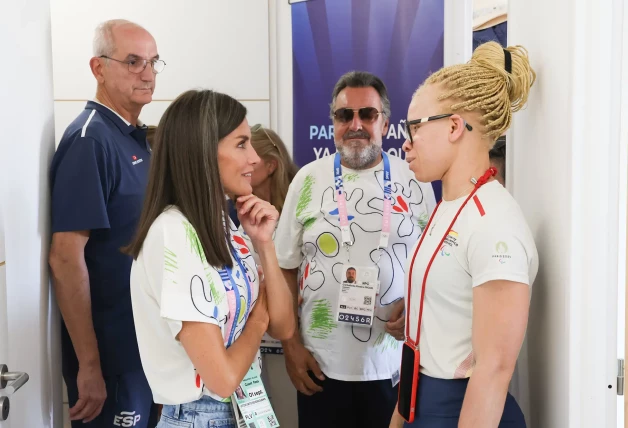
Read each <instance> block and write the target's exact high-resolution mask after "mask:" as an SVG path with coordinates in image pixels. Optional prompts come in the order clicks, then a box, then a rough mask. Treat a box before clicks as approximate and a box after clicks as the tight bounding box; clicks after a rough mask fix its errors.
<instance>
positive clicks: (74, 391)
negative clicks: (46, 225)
mask: <svg viewBox="0 0 628 428" xmlns="http://www.w3.org/2000/svg"><path fill="white" fill-rule="evenodd" d="M89 64H90V67H91V70H92V74H93V75H94V77H95V78H96V82H97V90H96V97H95V99H94V100H93V101H89V102H88V103H87V105H86V106H85V110H83V112H81V113H80V114H79V116H78V117H77V118H76V119H75V120H74V122H72V123H71V124H70V125H69V126H68V128H67V129H66V131H65V133H64V135H63V138H62V139H61V142H60V144H59V148H58V150H57V152H56V153H55V156H54V158H53V161H52V165H51V169H50V178H51V186H52V200H51V202H52V232H53V236H52V245H51V249H50V257H49V263H50V267H51V271H52V277H53V285H54V290H55V293H56V297H57V302H58V304H59V308H60V309H61V314H62V316H63V328H62V334H61V337H62V338H61V340H62V354H63V358H62V363H63V364H62V366H63V367H62V368H63V376H64V379H65V382H66V385H67V390H68V399H69V404H70V419H71V420H72V426H73V427H74V428H78V427H86V428H101V427H103V428H104V427H114V426H133V427H135V428H147V427H149V426H150V427H154V426H155V424H156V421H155V420H151V415H154V412H152V411H151V408H153V403H152V394H151V391H150V388H149V386H148V382H147V380H146V377H145V375H144V372H143V370H142V365H141V362H140V357H139V351H138V346H137V339H136V336H135V326H134V323H133V312H132V307H131V296H130V284H129V276H130V271H131V262H132V260H131V257H129V256H127V255H124V254H122V252H121V251H120V248H121V247H123V246H126V245H128V244H129V242H130V241H131V239H132V237H133V236H134V234H135V229H136V225H137V222H138V220H139V217H140V214H141V211H142V201H143V199H144V192H145V188H146V184H147V180H148V169H149V164H150V158H151V150H150V146H149V145H148V143H147V141H146V130H147V127H146V126H144V125H143V124H141V123H140V121H139V120H138V117H139V115H140V112H141V110H142V107H143V106H145V105H146V104H148V103H150V102H151V100H152V95H153V91H154V89H155V77H156V75H157V73H159V72H161V71H163V69H164V67H165V63H164V62H163V61H162V60H160V59H159V54H158V52H157V46H156V43H155V39H154V38H153V37H152V36H151V35H150V33H148V32H147V31H146V30H145V29H143V28H142V27H140V26H139V25H137V24H134V23H131V22H128V21H123V20H113V21H107V22H105V23H103V24H101V25H100V26H99V27H98V28H97V30H96V34H95V39H94V57H93V58H92V59H91V60H90V63H89Z"/></svg>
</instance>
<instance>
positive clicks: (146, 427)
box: [64, 370, 157, 428]
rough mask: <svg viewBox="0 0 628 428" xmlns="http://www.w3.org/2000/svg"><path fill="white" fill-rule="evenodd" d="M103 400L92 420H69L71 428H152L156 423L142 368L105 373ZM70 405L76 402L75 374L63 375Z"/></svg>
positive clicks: (154, 411) (153, 407) (151, 398)
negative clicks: (128, 371) (104, 398)
mask: <svg viewBox="0 0 628 428" xmlns="http://www.w3.org/2000/svg"><path fill="white" fill-rule="evenodd" d="M104 378H105V385H106V387H107V400H106V401H105V405H104V406H103V409H102V412H101V413H100V415H98V417H96V419H94V420H93V421H91V422H89V423H87V424H84V423H83V421H81V420H78V421H72V428H119V427H133V428H154V427H155V425H157V417H156V414H155V413H156V406H154V405H153V395H152V392H151V390H150V387H149V386H148V381H147V380H146V376H145V375H144V372H143V371H142V370H139V371H134V372H130V373H124V374H121V375H117V376H105V377H104ZM64 379H65V383H66V386H67V388H68V402H69V404H70V408H71V407H73V406H74V405H75V404H76V402H77V401H78V389H77V387H76V376H68V375H67V374H64Z"/></svg>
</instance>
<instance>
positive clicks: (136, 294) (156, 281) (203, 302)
mask: <svg viewBox="0 0 628 428" xmlns="http://www.w3.org/2000/svg"><path fill="white" fill-rule="evenodd" d="M229 222H230V228H231V244H232V246H233V248H234V250H235V251H236V252H237V254H238V255H239V257H240V261H241V265H240V264H239V263H238V261H237V259H236V258H235V257H232V260H233V268H232V269H231V271H229V270H227V269H224V268H222V267H212V266H209V264H208V263H207V261H206V260H205V255H204V252H203V248H202V245H201V243H200V241H199V238H198V236H197V234H196V231H195V230H194V228H193V227H192V225H191V224H190V223H189V222H188V221H187V219H186V218H185V216H184V215H183V214H182V213H181V212H180V211H179V210H178V209H177V208H176V207H169V208H168V209H166V210H165V211H164V212H163V213H162V214H161V215H160V216H159V217H157V219H156V220H155V222H154V223H153V224H152V226H151V227H150V230H149V231H148V234H147V236H146V239H145V241H144V245H143V247H142V251H141V252H140V254H139V256H138V258H137V260H136V261H134V262H133V267H132V269H131V299H132V302H133V317H134V320H135V330H136V333H137V342H138V345H139V350H140V357H141V360H142V366H143V368H144V372H145V373H146V378H147V379H148V383H149V384H150V387H151V390H152V392H153V397H154V400H155V402H156V403H160V404H182V403H188V402H191V401H195V400H197V399H198V398H200V397H201V396H202V395H209V396H211V397H212V398H215V399H217V400H221V401H229V397H226V398H223V397H219V396H218V395H217V394H214V393H213V392H212V391H210V390H209V389H207V387H206V386H205V385H204V383H203V381H202V379H201V378H200V376H199V375H198V373H197V372H196V369H195V368H194V365H193V364H192V361H190V358H189V357H188V355H187V353H186V352H185V349H183V346H182V345H181V343H180V342H179V341H178V339H177V335H178V334H179V332H180V331H181V327H182V323H183V321H196V322H204V323H208V324H214V325H216V326H218V327H219V328H220V331H221V333H222V335H223V337H224V344H225V346H226V347H228V346H230V345H231V344H232V343H233V342H234V341H235V340H236V339H237V338H238V337H239V336H240V334H241V333H242V330H243V329H244V326H245V323H246V320H247V318H248V315H249V313H250V309H251V308H252V307H253V305H254V303H255V301H256V299H257V294H258V291H259V280H258V274H257V269H256V268H255V261H254V260H253V257H252V256H251V253H250V251H249V249H248V247H247V246H246V244H245V241H244V240H243V239H242V237H241V236H240V235H239V234H238V232H237V228H236V227H235V226H234V225H233V223H231V221H229ZM245 276H246V278H247V279H248V282H247V280H245ZM247 284H248V286H247ZM238 302H239V303H238ZM236 312H237V316H236ZM234 324H235V326H234ZM260 360H261V359H260V358H259V354H258V361H260Z"/></svg>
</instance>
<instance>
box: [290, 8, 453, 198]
mask: <svg viewBox="0 0 628 428" xmlns="http://www.w3.org/2000/svg"><path fill="white" fill-rule="evenodd" d="M443 3H444V2H443V0H310V1H305V2H301V3H296V4H293V6H292V51H293V68H294V69H293V76H294V87H293V89H294V91H293V93H294V95H293V96H294V117H293V120H294V139H293V141H294V148H293V153H294V160H295V162H296V163H297V164H298V165H300V166H303V165H305V164H307V163H309V162H312V161H313V160H316V159H319V158H321V157H323V156H326V155H329V154H332V153H334V152H335V151H336V149H335V146H334V138H333V137H334V132H333V123H332V121H331V119H330V118H329V104H330V102H331V94H332V91H333V88H334V85H335V84H336V82H337V81H338V79H339V78H340V76H342V75H343V74H344V73H346V72H348V71H352V70H362V71H369V72H371V73H373V74H375V75H377V76H379V77H380V78H381V79H382V80H383V81H384V84H386V87H387V88H388V93H389V96H390V103H391V110H392V117H391V118H390V127H389V130H388V135H387V136H386V138H384V140H383V148H384V150H385V151H387V152H388V153H389V154H391V155H395V156H401V157H403V152H402V151H401V145H402V144H403V142H404V140H405V138H406V136H405V129H404V123H405V120H406V114H407V111H408V105H409V104H410V99H411V97H412V94H413V93H414V91H415V90H416V89H417V87H418V86H419V85H420V84H421V83H422V82H423V81H424V80H425V79H426V78H427V77H428V76H429V75H430V74H431V73H433V72H434V71H437V70H438V69H440V68H441V67H442V66H443V35H444V24H443V19H444V9H443V8H444V6H443ZM435 187H438V188H437V189H435V190H436V192H437V195H436V197H437V200H439V199H440V186H435Z"/></svg>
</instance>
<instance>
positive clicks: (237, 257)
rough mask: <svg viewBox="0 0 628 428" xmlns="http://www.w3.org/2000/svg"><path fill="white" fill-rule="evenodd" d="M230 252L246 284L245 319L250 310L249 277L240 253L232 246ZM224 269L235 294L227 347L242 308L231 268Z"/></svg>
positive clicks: (232, 337) (232, 338)
mask: <svg viewBox="0 0 628 428" xmlns="http://www.w3.org/2000/svg"><path fill="white" fill-rule="evenodd" d="M231 254H233V258H234V259H235V260H236V263H237V264H238V266H239V267H240V273H241V274H242V276H244V282H245V284H246V292H247V299H246V312H245V313H244V318H245V320H246V318H248V316H249V314H250V312H251V284H250V283H249V278H248V275H247V274H246V269H245V268H244V263H242V259H241V258H240V255H239V254H238V252H237V251H236V250H235V249H234V248H231ZM225 271H226V272H227V275H228V277H229V281H230V282H231V286H232V290H233V293H234V294H235V305H236V307H235V313H234V314H231V316H232V317H233V322H232V324H231V331H230V332H229V340H228V341H227V347H229V346H231V345H232V344H233V340H234V335H235V331H236V327H237V326H238V318H239V316H240V311H241V310H242V302H241V299H240V290H239V288H238V285H237V284H236V282H235V280H234V279H233V268H232V267H231V268H230V267H227V266H225ZM227 291H229V290H227Z"/></svg>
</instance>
